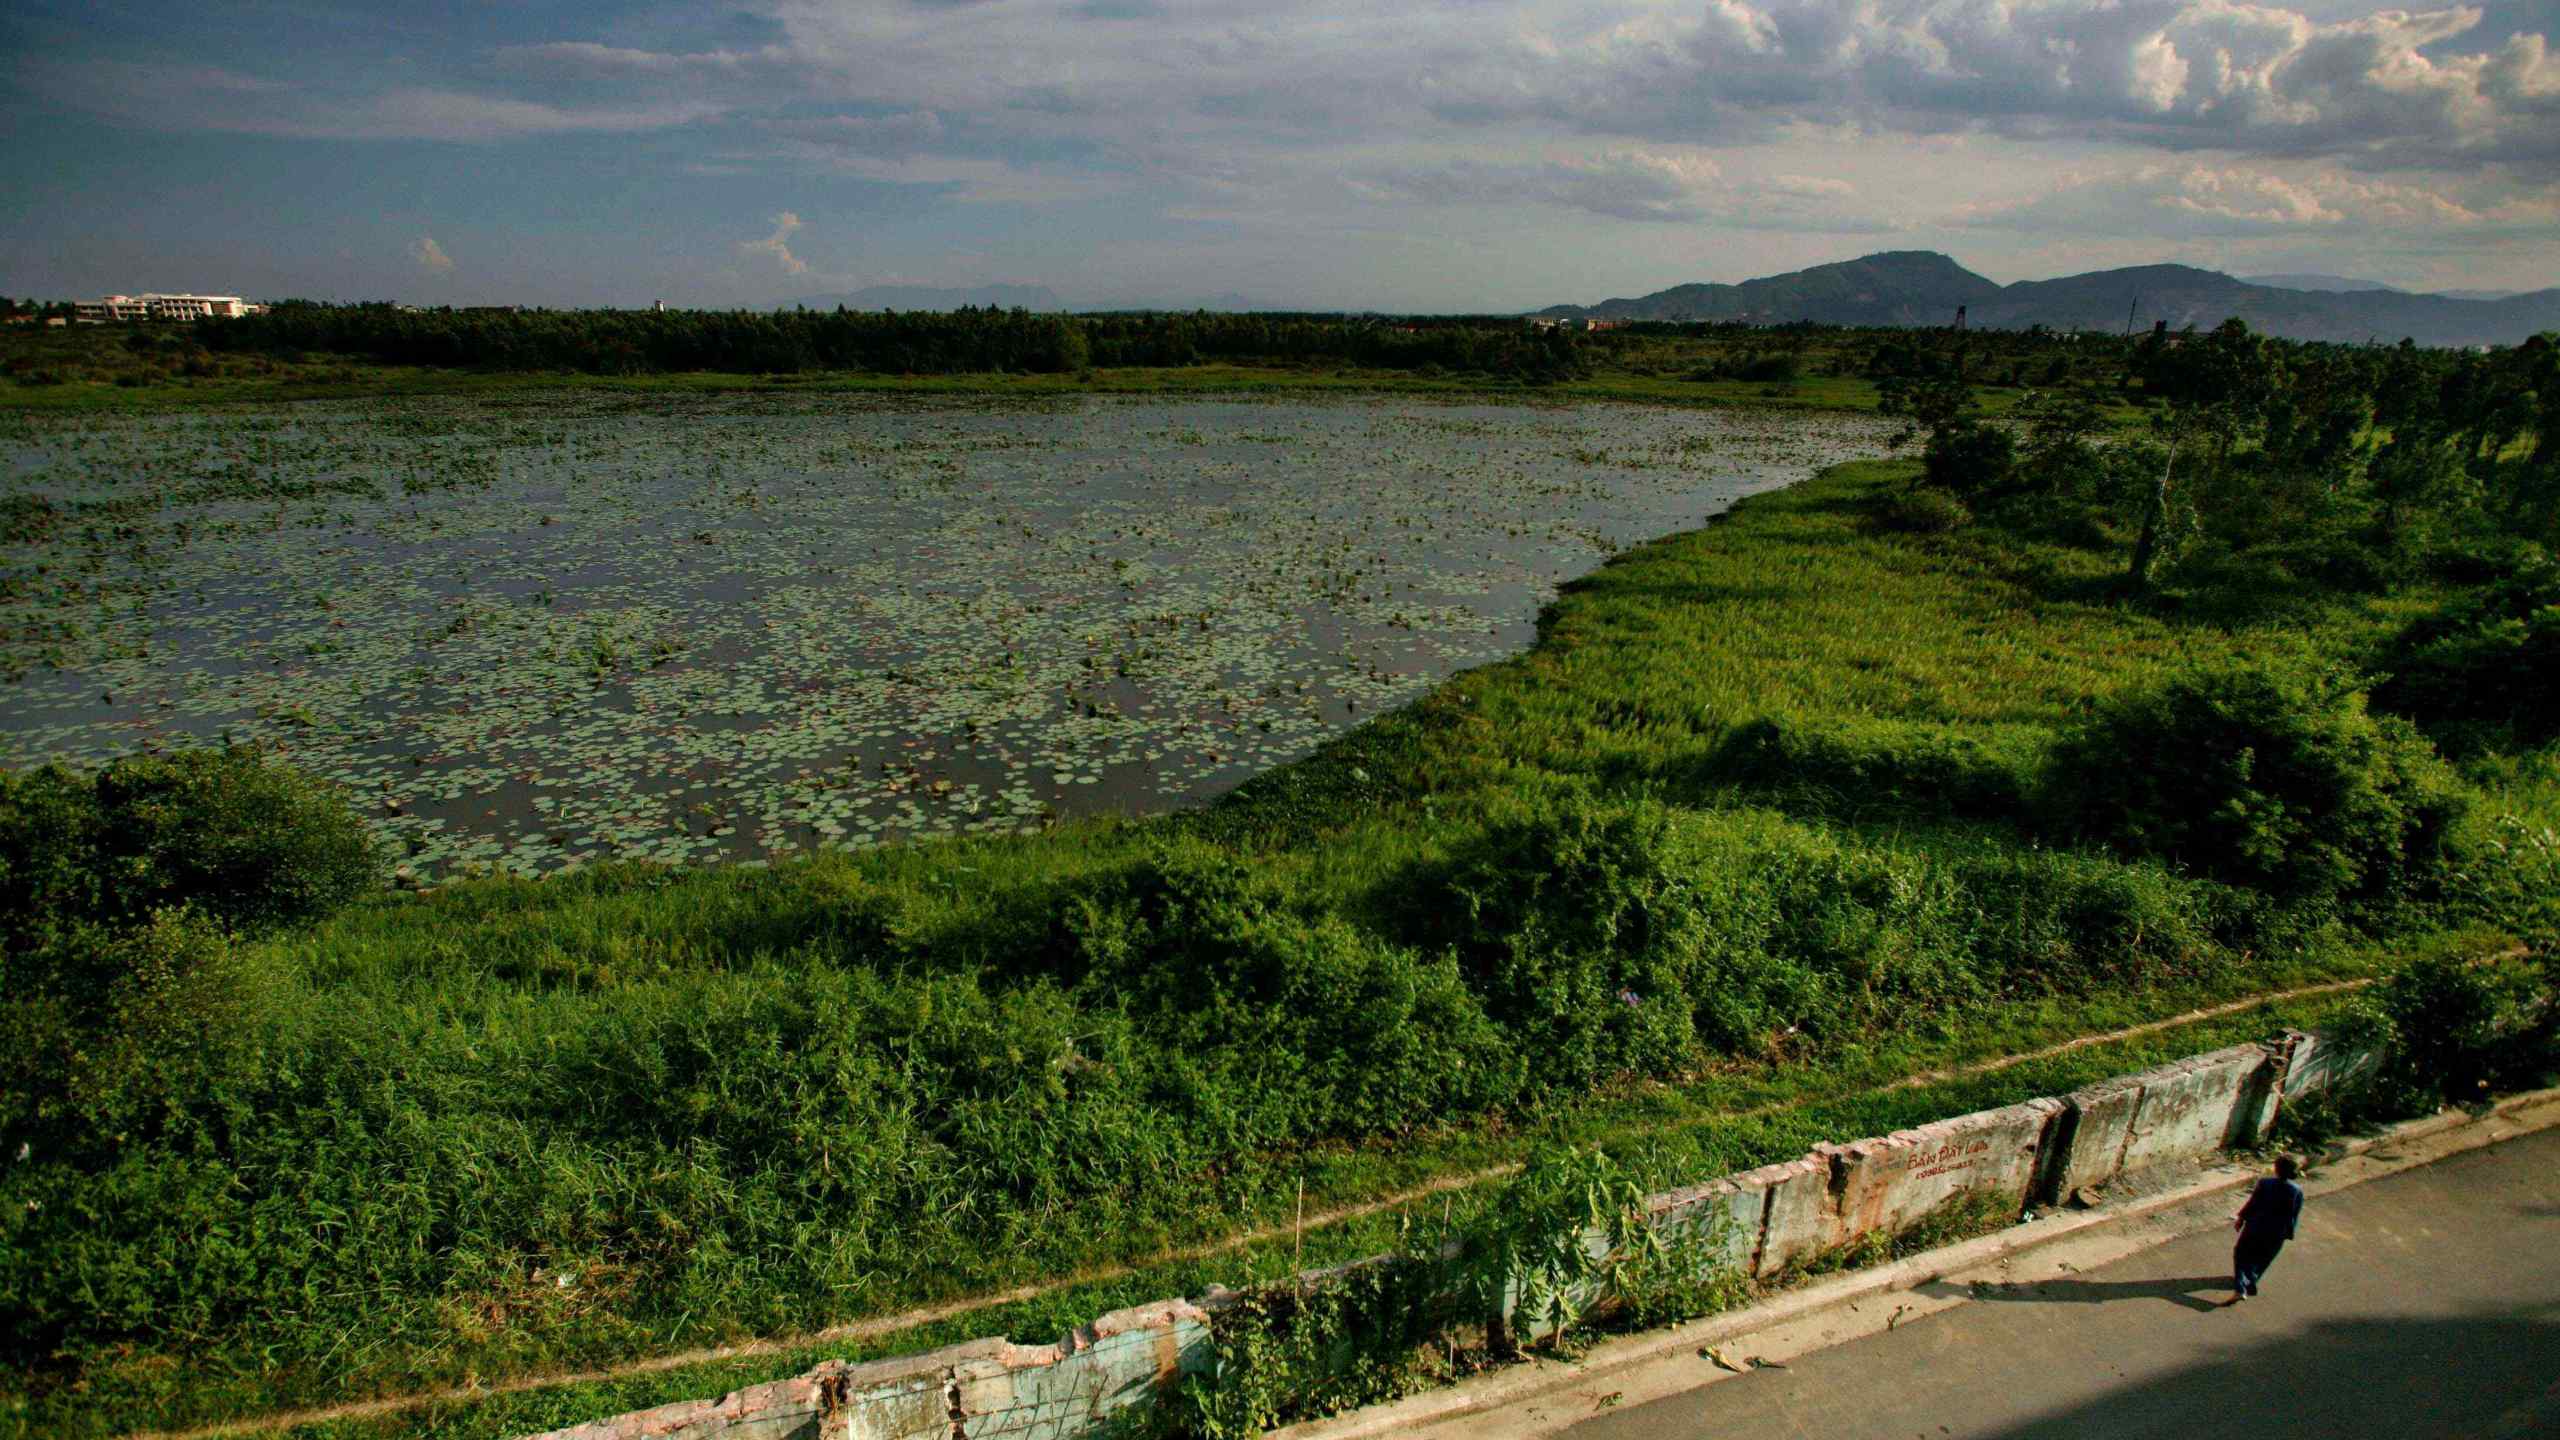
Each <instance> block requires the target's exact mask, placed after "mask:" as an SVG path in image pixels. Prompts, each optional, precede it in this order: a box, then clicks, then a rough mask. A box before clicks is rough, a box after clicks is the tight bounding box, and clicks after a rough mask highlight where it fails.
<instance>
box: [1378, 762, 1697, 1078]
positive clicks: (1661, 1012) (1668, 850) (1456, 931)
mask: <svg viewBox="0 0 2560 1440" xmlns="http://www.w3.org/2000/svg"><path fill="white" fill-rule="evenodd" d="M1675 848H1676V847H1675V841H1674V838H1673V836H1672V835H1671V833H1670V825H1669V822H1668V819H1667V817H1666V816H1665V815H1664V813H1663V812H1662V811H1661V810H1660V809H1659V808H1658V807H1651V806H1644V807H1621V806H1611V805H1604V804H1601V803H1598V802H1594V801H1590V800H1585V799H1581V798H1575V799H1571V800H1568V801H1566V802H1564V803H1561V804H1558V805H1556V806H1554V807H1552V808H1550V809H1548V810H1546V811H1545V812H1544V813H1541V814H1539V815H1537V816H1535V817H1534V818H1531V819H1527V820H1517V821H1511V822H1507V823H1502V824H1498V825H1496V826H1494V827H1493V828H1492V829H1491V830H1490V831H1489V832H1488V833H1487V834H1485V835H1484V836H1482V837H1481V838H1480V839H1479V840H1477V841H1476V842H1475V843H1474V844H1472V845H1469V846H1467V847H1465V848H1464V849H1463V850H1462V851H1461V852H1460V854H1459V855H1458V856H1457V857H1456V858H1455V859H1454V860H1453V861H1452V862H1451V863H1450V864H1449V865H1448V866H1447V867H1445V868H1444V869H1443V870H1442V871H1441V873H1439V874H1438V875H1436V876H1432V877H1429V878H1428V879H1426V880H1425V881H1424V882H1423V884H1421V885H1420V886H1418V887H1417V889H1418V890H1419V891H1420V892H1421V893H1422V895H1423V896H1425V897H1426V898H1425V900H1424V904H1425V906H1426V911H1425V914H1424V915H1423V916H1422V917H1421V920H1422V928H1423V933H1424V934H1425V936H1426V937H1428V938H1431V939H1435V940H1439V941H1441V942H1443V943H1446V944H1447V945H1449V947H1450V948H1451V950H1452V951H1453V952H1454V953H1455V955H1456V957H1457V964H1458V967H1459V971H1460V973H1461V974H1463V975H1464V976H1465V977H1466V981H1467V987H1468V989H1470V990H1471V991H1473V992H1474V994H1475V995H1476V997H1477V999H1478V1000H1479V1001H1480V1002H1481V1003H1482V1004H1483V1006H1484V1008H1485V1012H1486V1013H1487V1014H1488V1015H1489V1016H1491V1017H1492V1018H1493V1020H1494V1021H1495V1023H1497V1024H1499V1025H1501V1026H1502V1027H1503V1028H1504V1029H1505V1030H1506V1031H1507V1032H1509V1035H1510V1037H1511V1040H1512V1042H1513V1043H1514V1044H1515V1045H1516V1046H1517V1047H1518V1049H1519V1052H1520V1054H1521V1058H1522V1061H1523V1063H1524V1064H1525V1065H1526V1067H1527V1069H1528V1072H1529V1075H1530V1078H1531V1080H1532V1081H1533V1083H1537V1084H1541V1085H1558V1086H1573V1087H1580V1086H1584V1085H1588V1084H1590V1083H1592V1082H1593V1081H1596V1080H1598V1079H1601V1078H1603V1077H1606V1076H1609V1075H1613V1074H1618V1073H1622V1072H1626V1071H1635V1072H1639V1073H1644V1074H1663V1073H1668V1072H1671V1071H1675V1070H1678V1069H1680V1068H1682V1067H1684V1066H1686V1065H1688V1064H1689V1063H1691V1062H1692V1061H1693V1060H1694V1059H1695V1058H1696V1056H1697V1043H1698V1036H1697V1030H1696V1027H1695V1022H1694V1019H1693V1014H1692V1005H1693V1003H1694V1001H1695V1000H1696V998H1697V997H1696V996H1694V995H1693V993H1692V989H1691V985H1690V983H1689V982H1690V974H1689V971H1690V969H1691V967H1692V966H1693V965H1694V964H1695V963H1696V961H1697V958H1698V956H1699V953H1700V950H1701V942H1702V939H1703V935H1702V917H1701V916H1700V914H1699V911H1698V907H1697V904H1696V901H1695V897H1694V895H1693V893H1692V892H1691V890H1690V888H1689V885H1688V883H1687V881H1686V879H1685V877H1683V876H1682V875H1680V874H1679V873H1678V870H1677V868H1676V862H1674V861H1673V860H1672V858H1671V857H1672V855H1673V853H1674V851H1675Z"/></svg>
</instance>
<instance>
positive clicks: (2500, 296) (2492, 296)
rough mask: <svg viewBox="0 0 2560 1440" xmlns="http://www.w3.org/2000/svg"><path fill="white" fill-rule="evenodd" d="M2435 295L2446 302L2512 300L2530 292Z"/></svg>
mask: <svg viewBox="0 0 2560 1440" xmlns="http://www.w3.org/2000/svg"><path fill="white" fill-rule="evenodd" d="M2435 293H2436V294H2438V295H2441V296H2443V297H2444V298H2446V299H2447V300H2512V299H2514V298H2515V297H2517V296H2518V295H2525V294H2530V293H2532V292H2530V291H2525V290H2438V291H2436V292H2435Z"/></svg>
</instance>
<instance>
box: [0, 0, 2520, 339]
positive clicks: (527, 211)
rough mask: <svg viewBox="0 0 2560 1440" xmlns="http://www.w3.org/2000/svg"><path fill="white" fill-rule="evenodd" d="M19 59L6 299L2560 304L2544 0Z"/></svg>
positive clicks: (507, 7) (1961, 0)
mask: <svg viewBox="0 0 2560 1440" xmlns="http://www.w3.org/2000/svg"><path fill="white" fill-rule="evenodd" d="M0 46H5V49H0V54H5V55H6V56H8V57H9V58H8V59H6V60H4V61H0V136H5V144H0V185H5V186H6V188H7V193H8V194H9V195H10V196H11V201H12V203H11V204H10V206H9V207H8V213H7V214H6V215H5V217H0V292H6V293H11V294H28V293H34V294H43V295H48V296H51V295H72V294H84V295H85V294H92V293H98V292H101V291H105V290H111V289H121V290H141V289H198V290H212V291H219V292H229V291H237V292H241V293H245V294H250V295H255V296H266V297H275V296H283V295H309V296H319V297H329V298H393V299H401V300H408V301H417V302H424V303H438V302H447V301H452V302H480V301H523V302H533V303H548V304H563V305H607V304H613V305H628V304H646V303H648V302H649V301H652V300H657V299H664V300H667V301H669V302H670V303H675V304H687V305H770V304H774V303H777V302H787V301H790V300H792V299H795V298H799V297H803V296H811V295H818V294H825V293H831V292H840V291H845V290H851V289H855V288H859V287H862V286H866V285H876V284H926V285H973V284H982V283H990V282H1010V283H1031V284H1044V285H1047V286H1049V287H1050V288H1051V289H1053V290H1055V291H1056V292H1057V293H1058V294H1059V295H1061V296H1062V297H1064V298H1065V299H1066V300H1068V301H1069V302H1070V303H1111V302H1120V301H1133V300H1146V301H1174V302H1180V301H1184V300H1189V299H1193V298H1197V297H1204V296H1213V295H1238V294H1240V295H1244V296H1248V297H1253V298H1256V299H1259V300H1263V301H1266V302H1270V303H1278V304H1290V305H1310V306H1324V307H1355V308H1379V309H1398V310H1404V309H1410V310H1452V309H1466V310H1503V309H1522V308H1528V307H1532V306H1537V305H1544V304H1548V303H1552V302H1555V301H1560V300H1574V301H1590V300H1596V299H1599V298H1602V297H1604V296H1609V295H1623V294H1636V293H1642V292H1644V291H1648V290H1653V289H1658V288H1661V287H1663V286H1666V285H1671V284H1677V283H1680V282H1683V281H1690V280H1732V279H1741V278H1744V277H1747V276H1750V275H1755V274H1765V273H1769V272H1772V271H1777V270H1785V269H1793V268H1797V267H1799V266H1802V265H1806V264H1813V263H1818V262H1821V261H1825V260H1834V259H1844V258H1848V257H1850V256H1854V255H1858V254H1863V253H1866V252H1868V251H1872V250H1878V249H1886V248H1901V247H1925V248H1932V249H1942V250H1946V251H1948V252H1950V253H1952V254H1954V255H1956V256H1957V257H1958V258H1959V259H1961V260H1963V261H1965V262H1966V263H1967V264H1969V265H1971V266H1973V268H1975V269H1977V270H1980V271H1982V272H1983V273H1985V274H1988V275H1990V276H1992V277H1993V278H1995V279H1999V280H2012V279H2019V278H2026V277H2032V276H2042V275H2051V274H2059V273H2067V272H2070V271H2075V270H2084V269H2091V268H2097V267H2100V266H2105V265H2115V264H2134V263H2143V262H2148V261H2152V260H2161V259H2174V260H2184V261H2188V262H2191V263H2198V264H2206V265H2212V266H2215V267H2217V268H2223V269H2229V270H2233V271H2237V272H2240V273H2263V272H2270V271H2304V270H2310V271H2326V272H2332V273H2341V274H2348V275H2357V276H2369V277H2372V278H2376V279H2381V280H2385V281H2390V282H2394V283H2400V284H2405V285H2411V286H2437V287H2452V286H2476V287H2483V288H2523V287H2528V286H2541V285H2548V284H2554V283H2560V239H2556V238H2555V237H2560V0H2499V3H2490V4H2485V5H2480V6H2470V7H2461V8H2455V9H2447V10H2438V11H2419V12H2409V11H2375V10H2372V9H2371V8H2370V7H2368V6H2365V5H2361V4H2341V3H2332V0H2297V3H2296V4H2295V5H2293V6H2291V7H2285V6H2253V5H2245V4H2234V3H2228V0H2108V3H2051V0H1688V3H1681V4H1646V3H1632V0H1404V3H1399V4H1396V5H1393V6H1381V7H1377V8H1376V9H1375V10H1374V11H1373V12H1372V13H1367V14H1362V13H1358V12H1354V11H1351V10H1348V9H1347V8H1346V7H1343V6H1340V5H1339V4H1327V5H1317V4H1304V3H1295V0H1199V3H1192V4H1175V3H1169V0H1063V3H1061V0H864V3H838V0H748V3H743V4H736V5H732V6H728V7H714V6H699V5H661V4H614V3H579V4H568V3H550V0H535V3H519V4H461V3H452V0H423V3H409V4H401V5H377V4H361V3H358V4H336V5H325V4H316V3H312V4H299V3H221V0H213V3H195V4H162V3H139V0H128V3H113V0H109V3H87V4H67V3H54V0H32V3H31V0H16V3H15V4H13V5H12V6H11V7H10V8H9V10H8V12H7V13H6V15H5V16H0Z"/></svg>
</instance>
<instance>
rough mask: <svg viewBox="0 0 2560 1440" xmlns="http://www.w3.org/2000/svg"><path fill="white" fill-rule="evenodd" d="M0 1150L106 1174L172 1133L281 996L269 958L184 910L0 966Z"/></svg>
mask: <svg viewBox="0 0 2560 1440" xmlns="http://www.w3.org/2000/svg"><path fill="white" fill-rule="evenodd" d="M7 967H8V968H7V972H6V984H5V994H0V1147H5V1148H6V1149H7V1150H9V1151H16V1150H17V1149H18V1147H20V1146H27V1147H30V1152H31V1153H38V1152H40V1153H42V1154H43V1155H44V1156H45V1157H46V1158H47V1159H48V1160H54V1159H61V1158H64V1157H66V1156H68V1157H78V1158H79V1159H81V1160H83V1161H84V1162H86V1163H92V1164H97V1163H107V1162H111V1161H112V1160H114V1159H115V1158H116V1157H117V1156H119V1155H120V1154H121V1153H126V1152H125V1147H127V1146H136V1145H139V1144H141V1143H143V1142H146V1141H155V1140H157V1141H163V1142H166V1141H167V1140H169V1139H171V1138H174V1137H180V1136H185V1135H187V1134H189V1133H190V1132H192V1131H194V1130H195V1129H196V1128H197V1127H198V1125H199V1124H200V1123H201V1115H202V1112H201V1109H200V1108H199V1107H200V1104H201V1101H202V1099H203V1097H204V1096H205V1094H206V1093H208V1091H212V1090H217V1089H219V1088H220V1087H221V1086H223V1085H224V1084H226V1083H228V1082H229V1081H230V1080H231V1079H232V1078H233V1077H234V1076H235V1075H236V1074H237V1073H238V1071H239V1070H240V1068H241V1066H242V1065H243V1064H244V1063H246V1061H247V1058H248V1057H249V1056H250V1055H251V1054H252V1053H253V1051H254V1048H255V1046H256V1043H257V1036H258V1035H259V1033H260V1032H261V1031H262V1030H263V1029H264V1027H265V1026H266V1025H267V1024H268V1023H269V1022H270V1021H271V1020H272V1019H274V1018H275V1011H276V1010H277V1008H278V1007H279V1005H280V1004H282V1003H283V1001H284V999H285V997H286V996H287V995H288V994H289V991H288V989H287V987H286V983H285V981H284V979H283V977H282V976H281V975H280V974H279V973H278V972H277V967H276V965H275V963H274V960H273V958H272V957H271V956H267V955H263V954H258V953H254V952H248V951H243V950H240V949H237V948H235V947H234V946H233V945H232V944H231V941H230V938H229V937H228V936H227V935H225V934H224V933H223V931H222V930H221V928H220V927H218V926H216V925H215V924H214V923H213V922H212V921H210V920H208V919H206V918H205V917H204V916H203V915H202V914H200V913H199V912H197V911H195V910H193V909H189V908H169V909H162V910H158V911H154V912H153V913H152V914H150V915H149V916H147V917H145V918H144V919H142V920H141V921H140V922H138V923H135V924H133V925H130V926H126V927H121V928H115V929H106V928H99V927H94V926H82V927H79V928H77V929H75V930H73V931H71V932H69V933H66V934H63V935H61V936H59V937H58V938H56V939H54V940H53V941H52V942H51V943H49V944H47V945H44V946H42V947H40V948H37V949H34V950H32V951H26V952H21V953H18V954H15V955H12V956H11V957H9V959H8V961H7Z"/></svg>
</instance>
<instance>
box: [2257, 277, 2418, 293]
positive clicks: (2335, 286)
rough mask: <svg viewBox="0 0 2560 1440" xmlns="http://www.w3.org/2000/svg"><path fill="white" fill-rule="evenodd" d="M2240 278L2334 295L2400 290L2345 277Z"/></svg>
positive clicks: (2280, 288) (2273, 285)
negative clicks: (2363, 291) (2359, 291)
mask: <svg viewBox="0 0 2560 1440" xmlns="http://www.w3.org/2000/svg"><path fill="white" fill-rule="evenodd" d="M2240 278H2241V279H2242V280H2244V281H2247V282H2248V283H2249V284H2252V285H2267V286H2272V287H2274V288H2275V289H2278V290H2322V291H2329V292H2332V293H2349V292H2353V291H2358V290H2397V289H2399V288H2400V287H2399V286H2397V285H2385V284H2383V283H2382V282H2381V281H2379V280H2350V279H2348V278H2347V277H2346V276H2344V275H2243V276H2241V277H2240Z"/></svg>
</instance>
